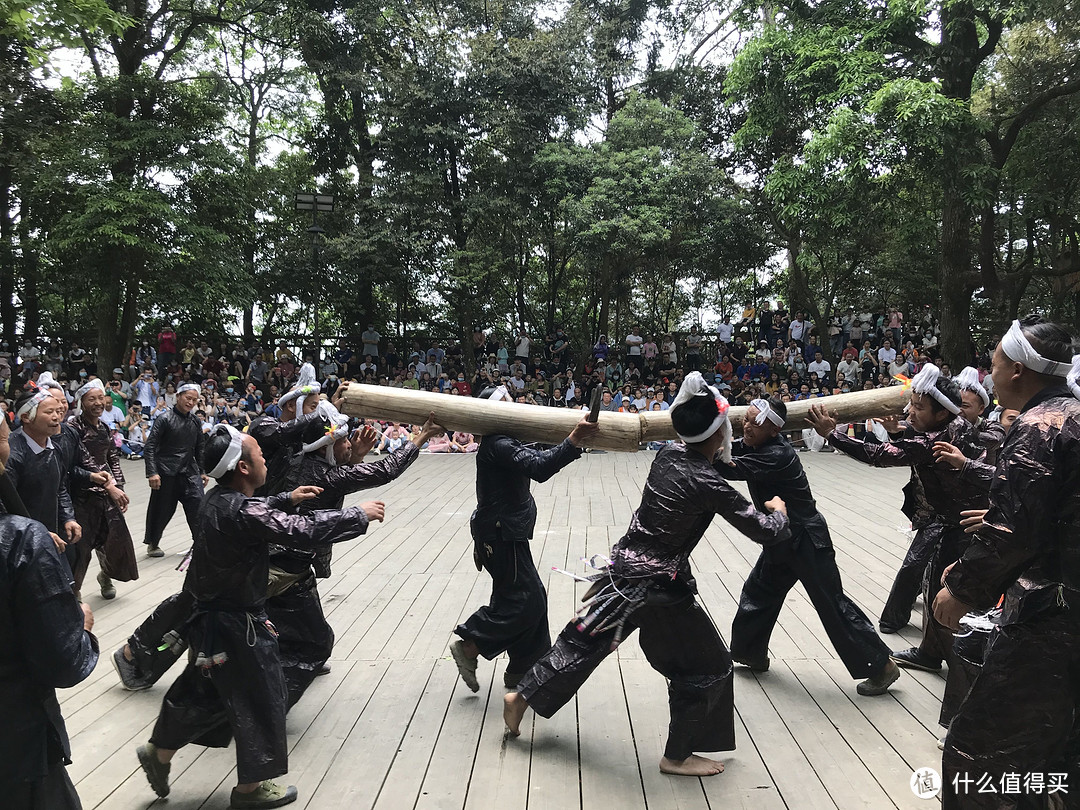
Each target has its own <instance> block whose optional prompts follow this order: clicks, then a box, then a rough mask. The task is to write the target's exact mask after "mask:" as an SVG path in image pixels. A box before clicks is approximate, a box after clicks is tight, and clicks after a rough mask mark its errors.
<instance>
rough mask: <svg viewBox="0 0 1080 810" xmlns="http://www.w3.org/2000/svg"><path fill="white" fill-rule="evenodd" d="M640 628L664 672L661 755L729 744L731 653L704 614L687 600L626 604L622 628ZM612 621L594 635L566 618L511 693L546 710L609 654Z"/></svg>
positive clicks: (648, 652)
mask: <svg viewBox="0 0 1080 810" xmlns="http://www.w3.org/2000/svg"><path fill="white" fill-rule="evenodd" d="M635 629H640V630H641V649H642V652H644V653H645V657H646V658H647V659H648V661H649V665H650V666H651V667H652V668H653V669H655V670H656V671H657V672H659V673H660V674H661V675H663V676H664V677H665V678H667V679H668V710H669V712H670V715H671V720H670V723H669V725H668V739H667V744H666V746H665V748H664V756H666V757H667V758H668V759H673V760H684V759H686V758H687V757H688V756H690V755H691V754H692V753H694V752H695V751H731V750H734V748H735V698H734V691H733V690H734V687H733V679H732V672H731V656H730V655H728V651H727V647H726V646H725V645H724V640H723V639H722V638H720V634H719V633H718V632H717V631H716V627H715V626H714V625H713V623H712V620H711V619H709V617H708V615H707V614H706V613H705V611H704V610H702V609H701V606H700V605H698V604H697V602H695V601H694V599H693V598H692V597H691V598H687V599H685V600H683V601H682V602H679V603H677V604H674V605H664V606H660V605H649V604H646V605H644V606H643V607H640V608H638V609H637V610H636V611H634V612H633V613H632V614H631V615H630V617H629V619H628V620H627V622H626V635H627V636H629V634H630V633H632V632H633V631H634V630H635ZM614 635H615V629H614V628H612V629H610V630H607V631H605V632H603V633H598V634H597V635H595V636H590V635H589V633H588V631H586V632H584V633H582V632H579V631H578V629H577V621H576V620H575V621H571V622H570V623H569V624H568V625H566V627H565V628H563V631H562V632H561V633H560V634H559V637H558V638H557V639H556V640H555V646H554V647H552V648H551V649H550V650H549V651H548V653H547V654H546V655H544V656H543V657H542V658H541V659H540V660H539V661H538V662H537V663H536V665H535V666H534V667H533V668H532V669H530V670H529V672H528V673H527V674H526V675H525V677H524V678H523V679H522V680H521V683H520V684H519V686H518V692H519V693H520V694H521V696H522V697H524V698H525V700H526V702H528V704H529V706H531V707H532V709H533V711H535V712H536V713H537V714H538V715H540V716H541V717H551V716H552V715H553V714H555V712H557V711H558V710H559V709H561V708H562V707H563V706H565V705H566V703H567V702H568V701H569V700H570V699H571V698H572V697H573V696H574V695H575V694H576V693H577V690H578V689H580V688H581V685H582V684H583V683H585V681H586V680H588V678H589V676H590V675H591V674H592V673H593V670H595V669H596V668H597V667H598V666H599V665H600V662H601V661H603V660H604V659H605V658H607V656H608V655H610V654H611V641H612V639H613V638H614Z"/></svg>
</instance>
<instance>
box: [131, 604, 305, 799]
mask: <svg viewBox="0 0 1080 810" xmlns="http://www.w3.org/2000/svg"><path fill="white" fill-rule="evenodd" d="M189 638H190V641H191V650H190V652H189V659H188V665H187V666H186V667H185V668H184V671H183V672H182V673H181V674H180V677H179V678H177V679H176V681H175V682H174V683H173V685H172V686H170V687H169V691H168V692H166V693H165V697H164V699H163V700H162V702H161V711H160V713H159V714H158V719H157V723H155V725H154V731H153V733H152V734H151V735H150V742H152V743H153V744H154V745H156V746H158V747H159V748H169V749H178V748H183V747H184V746H185V745H187V744H189V743H195V744H197V745H205V746H207V747H208V748H225V747H226V746H227V745H228V744H229V742H230V741H231V740H232V739H233V738H234V737H235V739H236V775H237V781H238V782H240V783H244V782H259V781H262V780H263V779H273V778H274V777H275V776H281V775H282V774H284V773H287V772H288V770H289V756H288V746H287V741H286V737H285V712H286V708H287V705H288V692H287V689H286V686H285V675H284V673H283V672H282V669H281V661H280V659H279V657H278V644H277V638H276V634H275V631H274V630H273V629H272V628H271V627H269V626H268V625H267V617H266V613H265V612H263V611H261V610H260V611H255V612H253V613H251V614H247V613H243V612H238V611H210V612H203V611H199V612H197V613H196V615H195V618H194V619H193V620H192V623H191V627H190V630H189ZM197 651H203V652H206V653H207V654H210V652H211V651H213V652H214V653H219V654H224V655H226V656H228V660H227V661H226V662H225V663H223V664H220V665H218V666H213V667H209V668H208V669H205V670H204V669H203V668H201V667H197V666H196V665H195V663H194V657H195V655H196V652H197Z"/></svg>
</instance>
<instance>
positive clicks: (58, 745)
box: [0, 515, 98, 804]
mask: <svg viewBox="0 0 1080 810" xmlns="http://www.w3.org/2000/svg"><path fill="white" fill-rule="evenodd" d="M97 661H98V644H97V640H96V639H95V638H94V636H93V635H91V634H90V633H88V632H86V631H85V630H83V612H82V609H81V608H80V607H79V603H78V602H77V601H76V600H75V595H74V594H73V593H72V592H71V572H70V569H69V568H68V565H67V562H65V561H64V559H63V557H61V556H60V553H59V552H58V551H57V550H56V546H55V545H53V541H52V538H51V537H49V533H48V532H47V531H46V529H45V527H44V526H43V525H42V524H41V523H39V522H38V521H36V520H30V519H29V518H24V517H15V516H7V515H3V516H0V725H2V727H3V733H2V734H0V791H2V792H3V793H2V795H10V793H11V790H12V789H13V786H14V785H15V784H16V783H17V782H28V781H34V780H37V779H41V778H42V777H44V776H45V775H46V774H47V773H48V772H49V769H50V767H52V766H54V765H55V764H57V763H58V762H70V758H71V748H70V746H69V744H68V737H67V731H66V729H65V728H64V718H63V716H62V715H61V714H60V704H59V703H58V702H57V700H56V691H55V690H56V689H62V688H65V687H70V686H74V685H75V684H77V683H79V682H80V681H82V680H84V679H85V678H86V677H87V676H89V675H90V673H91V672H93V671H94V666H95V665H96V664H97ZM2 803H3V802H0V804H2Z"/></svg>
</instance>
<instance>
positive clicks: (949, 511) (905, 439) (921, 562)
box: [828, 416, 986, 628]
mask: <svg viewBox="0 0 1080 810" xmlns="http://www.w3.org/2000/svg"><path fill="white" fill-rule="evenodd" d="M828 441H829V444H830V445H832V446H833V447H835V448H836V449H838V450H840V451H841V452H843V453H845V454H846V455H849V456H851V457H852V458H854V459H857V460H858V461H862V462H863V463H865V464H871V465H873V466H875V467H910V468H911V479H910V480H909V481H908V483H907V485H906V486H905V487H904V505H903V507H902V511H903V513H904V514H905V515H906V516H907V517H908V518H909V519H910V520H911V526H912V528H913V529H915V530H916V534H915V538H914V539H913V540H912V543H911V546H910V547H909V548H908V552H907V554H906V555H905V556H904V560H903V562H902V563H901V565H900V570H899V571H898V572H897V574H896V577H895V579H894V580H893V585H892V589H891V590H890V592H889V597H888V599H887V600H886V602H885V607H884V609H883V610H882V612H881V624H882V625H885V626H890V627H894V628H900V627H903V626H904V625H906V624H907V623H908V622H909V621H910V620H911V608H912V606H913V605H914V603H915V597H916V595H917V594H918V593H919V591H920V590H922V588H923V586H924V582H925V576H926V573H927V567H928V565H929V564H930V563H931V562H932V561H933V560H934V559H935V555H936V554H937V551H938V544H939V542H940V540H941V537H942V534H943V532H944V531H945V529H946V528H947V527H956V526H959V525H960V513H961V512H962V511H964V510H968V509H983V508H985V507H986V485H985V482H984V481H982V480H981V479H980V478H978V477H977V476H972V475H971V474H970V471H969V472H968V474H965V473H964V471H963V470H962V469H961V470H957V469H956V468H954V467H952V466H950V465H949V464H947V463H945V462H943V461H935V460H934V443H935V442H948V443H949V444H951V445H953V446H955V447H957V448H958V449H959V450H960V452H962V453H963V454H964V455H965V456H967V457H968V458H969V459H974V460H976V461H979V462H984V461H985V459H986V448H985V446H984V445H983V444H982V443H981V442H980V440H979V434H978V432H977V431H976V430H975V428H974V427H973V426H972V425H971V423H970V422H968V421H967V419H965V418H964V417H963V416H955V417H953V418H952V419H950V420H949V421H948V422H947V423H946V424H945V425H944V426H943V427H942V428H941V429H940V430H933V431H930V432H928V433H917V432H914V431H909V432H908V433H907V434H905V435H902V436H894V437H892V438H891V440H890V441H888V442H883V443H878V444H871V443H868V442H863V441H861V440H859V439H853V438H850V437H849V436H847V435H846V434H845V433H841V432H840V431H835V432H833V433H832V434H831V435H830V436H829V439H828ZM930 620H931V621H932V617H931V618H930Z"/></svg>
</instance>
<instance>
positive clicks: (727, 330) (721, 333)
mask: <svg viewBox="0 0 1080 810" xmlns="http://www.w3.org/2000/svg"><path fill="white" fill-rule="evenodd" d="M734 334H735V327H734V326H732V325H731V324H730V323H722V324H720V325H719V326H718V327H716V336H717V337H718V338H719V339H720V341H721V342H722V343H731V337H732V335H734Z"/></svg>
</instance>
